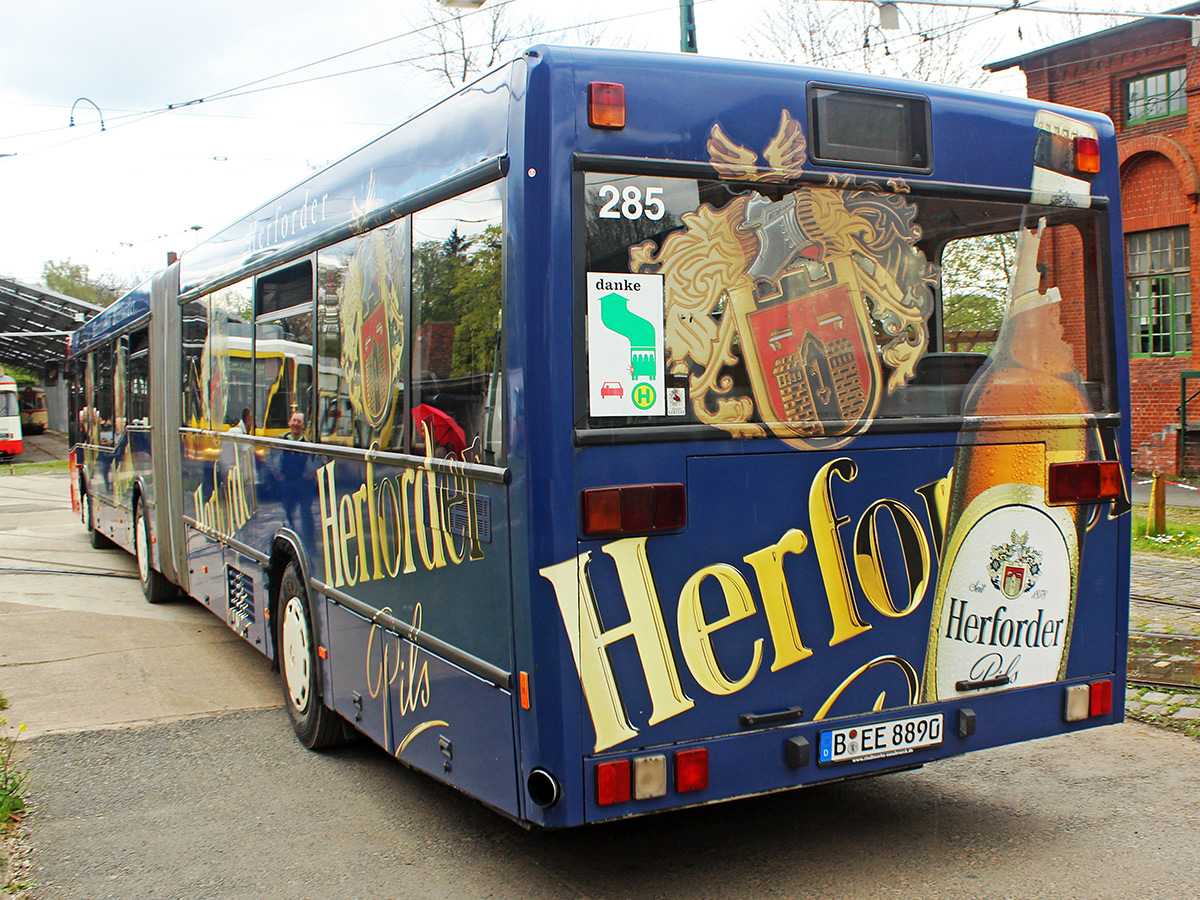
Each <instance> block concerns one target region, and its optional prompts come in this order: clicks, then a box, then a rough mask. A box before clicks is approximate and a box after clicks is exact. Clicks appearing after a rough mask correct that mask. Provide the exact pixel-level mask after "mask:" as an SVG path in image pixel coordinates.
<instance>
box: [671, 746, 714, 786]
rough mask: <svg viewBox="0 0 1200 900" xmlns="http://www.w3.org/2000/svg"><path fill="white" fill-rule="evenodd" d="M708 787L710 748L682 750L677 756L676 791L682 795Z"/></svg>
mask: <svg viewBox="0 0 1200 900" xmlns="http://www.w3.org/2000/svg"><path fill="white" fill-rule="evenodd" d="M706 787H708V748H707V747H697V748H695V749H694V750H680V751H679V752H678V753H676V754H675V790H676V791H678V792H679V793H681V794H685V793H688V792H689V791H702V790H704V789H705V788H706Z"/></svg>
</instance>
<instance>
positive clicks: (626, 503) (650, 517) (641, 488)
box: [583, 484, 687, 535]
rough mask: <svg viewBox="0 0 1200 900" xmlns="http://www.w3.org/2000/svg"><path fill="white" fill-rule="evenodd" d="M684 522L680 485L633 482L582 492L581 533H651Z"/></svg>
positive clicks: (682, 493)
mask: <svg viewBox="0 0 1200 900" xmlns="http://www.w3.org/2000/svg"><path fill="white" fill-rule="evenodd" d="M685 524H687V497H686V494H685V493H684V489H683V485H682V484H634V485H628V486H626V487H606V488H589V489H588V490H585V491H584V492H583V533H584V534H586V535H600V534H652V533H653V532H656V531H675V530H677V529H680V528H682V527H683V526H684V525H685Z"/></svg>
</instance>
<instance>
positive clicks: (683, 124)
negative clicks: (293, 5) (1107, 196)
mask: <svg viewBox="0 0 1200 900" xmlns="http://www.w3.org/2000/svg"><path fill="white" fill-rule="evenodd" d="M592 81H615V82H620V83H622V84H623V85H624V86H625V92H626V98H627V99H626V103H627V109H628V119H629V120H628V124H627V125H626V127H625V128H623V129H621V130H618V131H607V130H601V129H594V128H588V127H587V94H588V89H587V85H588V84H589V83H590V82H592ZM813 83H824V84H832V85H844V86H853V87H856V88H861V89H868V90H879V91H891V92H899V93H908V94H911V95H917V96H920V97H923V98H928V99H929V101H930V103H931V105H932V107H933V114H932V118H933V124H932V129H933V141H934V144H935V159H934V161H933V162H932V164H931V170H932V171H930V172H929V173H928V174H926V175H920V174H913V173H906V174H905V176H904V177H906V178H909V179H910V180H911V181H917V180H920V179H922V178H927V179H929V180H934V181H939V182H946V183H967V184H977V185H979V184H991V185H994V186H995V187H999V188H1007V189H1025V190H1028V188H1029V172H1030V161H1029V155H1028V154H1027V153H1015V152H1008V150H1009V148H1008V147H1007V146H1006V145H1005V144H1006V141H1013V140H1015V139H1016V136H1021V137H1022V139H1026V138H1028V136H1029V135H1030V134H1031V133H1032V130H1033V122H1034V116H1035V114H1036V112H1037V110H1039V109H1046V108H1050V109H1054V110H1066V108H1065V107H1056V106H1055V105H1053V104H1046V103H1041V102H1038V101H1032V100H1028V99H1025V98H1018V97H1008V96H1001V95H993V94H986V93H983V92H979V91H974V90H969V89H964V88H954V87H946V86H941V85H930V84H924V83H920V82H910V81H903V80H899V79H891V78H882V77H878V76H870V75H864V74H860V73H846V72H837V71H833V70H826V69H817V68H810V67H803V66H794V65H785V64H780V63H766V62H751V61H746V60H732V59H719V58H714V57H705V56H696V55H693V54H665V53H647V52H641V51H628V50H602V49H596V48H573V47H556V46H536V47H533V48H530V49H529V50H528V51H526V53H525V54H524V55H523V56H522V57H521V58H519V59H516V60H513V61H512V62H509V63H507V64H506V65H504V66H502V67H500V68H499V69H496V70H494V71H492V72H490V73H488V74H487V75H485V76H483V77H482V78H480V79H479V80H477V81H475V82H474V83H472V84H470V85H467V86H466V87H464V88H462V89H461V90H459V91H457V92H455V93H454V94H452V95H450V96H449V97H446V98H445V99H443V100H441V101H439V102H438V103H437V104H435V105H433V106H432V107H430V108H429V109H427V110H425V111H423V112H421V113H419V114H417V115H415V116H413V117H412V118H410V119H408V120H407V121H405V122H403V123H402V124H400V125H398V126H396V127H395V128H393V129H391V130H390V131H388V132H386V133H384V134H383V135H381V136H380V137H378V138H376V139H375V140H373V141H371V142H370V143H368V144H367V145H366V146H364V147H362V148H361V149H358V150H356V151H354V152H352V153H350V154H349V155H347V156H345V157H344V158H342V159H341V160H339V161H337V162H335V163H333V164H332V165H330V166H329V167H327V168H326V169H324V170H322V171H320V172H318V173H316V174H314V175H313V176H312V177H310V178H308V179H306V180H305V181H303V182H301V183H300V184H298V185H297V186H295V187H294V188H292V189H290V190H288V191H286V192H284V193H283V194H280V195H279V196H277V197H275V198H273V199H272V200H269V201H268V202H266V203H263V204H262V205H260V206H258V207H256V208H255V209H254V210H252V211H251V212H250V213H248V214H247V215H245V216H243V217H242V218H240V219H238V220H237V221H235V222H234V223H233V224H231V225H229V226H227V227H226V228H224V229H222V230H221V231H219V232H218V233H217V234H215V235H214V236H213V237H211V238H209V239H208V240H206V241H204V242H203V243H201V244H200V245H198V246H197V247H196V248H194V249H193V250H191V251H189V252H188V253H185V254H184V255H183V257H182V258H181V260H180V285H179V293H180V296H181V297H184V298H187V297H190V296H195V295H197V294H199V293H201V292H204V291H209V290H213V289H215V288H218V287H220V286H223V285H226V284H229V283H232V282H233V281H236V280H240V279H241V278H245V277H247V276H248V275H251V274H255V273H258V272H263V271H266V270H268V269H270V268H273V267H275V266H277V265H281V264H283V263H285V262H287V261H288V260H291V259H295V258H297V257H299V256H301V255H303V254H304V253H307V252H310V251H311V250H312V249H315V248H316V247H317V246H322V245H326V244H328V243H330V242H332V241H335V240H339V239H342V238H343V237H349V236H351V235H353V234H357V233H361V232H363V231H365V230H367V229H369V228H371V227H374V226H375V225H378V224H381V223H383V222H386V221H389V220H391V219H394V218H396V217H397V216H399V215H404V214H406V213H407V212H409V211H411V210H414V209H417V208H420V207H421V206H422V205H425V204H426V203H428V202H429V200H430V199H431V195H440V194H441V193H444V192H445V191H446V189H447V188H448V187H449V186H450V185H452V184H453V183H454V182H455V181H456V180H457V181H460V182H464V185H463V186H464V187H470V186H474V185H473V184H470V183H467V182H471V180H472V179H475V180H476V182H477V183H481V182H482V181H484V180H490V178H492V177H496V176H497V175H499V174H500V173H501V172H503V171H505V169H506V165H507V161H508V156H509V154H510V152H511V148H510V142H512V141H520V140H522V138H527V139H528V140H529V141H530V142H531V144H532V142H533V141H534V140H552V141H567V142H569V144H567V145H566V149H567V150H568V152H569V153H575V154H581V155H584V156H588V155H595V156H611V157H616V158H626V159H634V160H641V161H646V160H661V161H668V162H682V163H693V164H699V165H708V164H710V162H711V148H710V146H709V138H710V133H711V129H712V127H713V126H714V124H720V126H721V128H722V130H723V131H724V133H725V134H727V135H729V136H730V139H731V141H732V143H733V144H734V145H735V147H736V149H737V150H738V151H741V152H745V153H748V154H750V155H751V156H753V157H754V159H755V160H757V159H758V158H759V154H762V153H763V152H764V150H765V148H766V147H767V146H768V144H769V143H770V141H771V140H772V137H773V135H774V133H775V131H776V129H777V128H778V126H779V121H780V113H781V111H782V110H785V109H786V110H789V111H790V112H791V114H792V115H793V117H795V118H797V119H798V120H799V121H800V122H801V123H802V125H803V127H804V131H805V134H808V133H809V128H808V124H807V108H806V106H807V104H806V91H807V88H808V86H809V85H811V84H813ZM681 85H686V86H687V87H686V89H681ZM527 109H528V112H527V111H526V110H527ZM1070 114H1071V115H1072V116H1073V117H1074V118H1076V119H1081V120H1083V121H1086V122H1088V123H1089V124H1092V125H1093V126H1094V127H1096V128H1097V130H1098V131H1099V133H1100V134H1101V135H1105V136H1106V135H1110V134H1111V133H1112V124H1111V121H1110V120H1109V119H1108V118H1107V117H1106V116H1104V115H1102V114H1100V113H1094V112H1084V111H1080V110H1071V111H1070ZM538 116H541V117H542V118H541V119H537V118H536V117H538ZM538 122H540V123H542V124H537V123H538ZM551 123H553V126H551ZM535 125H536V127H535ZM938 151H941V152H940V153H939V152H938ZM946 151H952V152H946ZM531 162H532V161H531ZM1107 164H1108V165H1109V166H1110V167H1112V168H1115V165H1116V161H1115V159H1114V160H1110V161H1108V163H1107ZM804 166H805V168H806V169H813V170H817V171H819V170H820V169H821V168H822V167H821V166H819V165H817V164H815V163H814V162H813V161H812V160H811V159H808V160H806V161H805V163H804ZM844 169H845V167H829V168H827V171H829V172H830V173H832V172H833V171H843V170H844ZM985 174H986V176H987V178H988V179H990V181H989V180H984V175H985ZM432 199H437V197H436V196H434V197H432Z"/></svg>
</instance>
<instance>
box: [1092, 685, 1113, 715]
mask: <svg viewBox="0 0 1200 900" xmlns="http://www.w3.org/2000/svg"><path fill="white" fill-rule="evenodd" d="M1111 712H1112V682H1111V681H1108V680H1107V679H1106V680H1104V681H1093V682H1092V683H1091V684H1089V685H1088V715H1089V716H1107V715H1108V714H1109V713H1111Z"/></svg>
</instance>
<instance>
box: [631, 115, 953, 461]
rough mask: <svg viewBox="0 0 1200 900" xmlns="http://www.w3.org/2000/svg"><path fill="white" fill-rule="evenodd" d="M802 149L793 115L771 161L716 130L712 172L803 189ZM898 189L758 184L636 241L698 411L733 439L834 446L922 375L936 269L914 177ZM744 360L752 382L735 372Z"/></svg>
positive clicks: (843, 181)
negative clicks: (661, 234) (909, 189)
mask: <svg viewBox="0 0 1200 900" xmlns="http://www.w3.org/2000/svg"><path fill="white" fill-rule="evenodd" d="M805 149H806V142H805V138H804V133H803V132H802V131H801V128H800V124H799V123H798V122H797V121H796V120H795V119H794V118H792V116H791V113H789V112H788V111H787V110H783V113H782V116H781V118H780V123H779V129H778V131H777V132H776V134H775V136H774V137H773V138H772V139H771V141H770V143H769V144H768V146H767V147H766V149H765V150H764V151H763V156H762V158H763V160H764V161H765V163H766V165H765V166H762V165H759V156H758V154H757V153H756V152H755V151H753V150H750V149H748V148H746V147H742V146H739V145H738V144H736V143H734V142H733V141H732V140H731V139H730V138H729V137H728V136H727V135H726V134H725V132H724V131H722V130H721V127H720V125H714V126H713V127H712V130H711V131H710V134H709V140H708V151H709V155H710V158H711V161H712V164H713V166H714V167H715V168H716V169H717V171H718V173H719V174H720V175H721V177H722V178H724V179H727V180H730V181H737V182H749V183H760V184H765V183H770V182H774V183H795V182H796V181H797V179H799V177H800V175H801V172H802V166H803V163H804V160H805ZM890 188H891V190H892V191H894V192H896V193H885V192H883V191H882V190H881V189H879V188H876V187H875V186H873V185H867V186H865V187H858V186H857V183H856V181H855V179H854V178H853V177H851V176H833V175H831V176H829V178H828V179H827V181H826V183H825V184H824V185H820V186H817V185H811V184H797V185H796V186H795V188H794V189H792V190H788V191H786V192H781V191H779V190H778V189H776V188H764V190H763V191H759V190H755V189H750V188H748V189H747V190H745V191H744V192H743V193H740V194H738V195H737V196H735V198H734V199H733V200H732V201H731V202H729V203H728V204H726V205H725V206H723V207H722V208H720V209H717V208H716V207H714V206H713V205H711V204H708V203H704V204H701V205H700V206H699V208H697V209H696V210H695V212H690V213H685V214H684V215H683V216H682V222H683V225H684V227H683V228H682V229H681V230H679V231H677V232H675V233H673V234H671V235H670V236H669V237H667V239H666V240H665V241H663V243H662V247H661V249H660V248H659V247H657V246H656V245H655V243H654V242H652V241H647V242H645V243H643V244H639V245H637V246H635V247H633V248H632V249H631V250H630V271H631V272H634V273H645V274H651V273H657V274H660V275H662V276H663V277H664V282H665V289H666V290H665V293H666V298H667V302H666V327H665V338H666V347H667V353H668V360H667V366H668V370H669V372H670V373H671V374H672V375H676V376H678V375H687V376H689V384H690V391H689V394H690V397H691V402H692V404H693V409H694V412H695V415H696V417H697V419H699V420H700V421H701V422H705V423H707V424H710V425H714V426H716V427H718V428H722V429H724V430H726V431H728V432H729V433H730V434H732V435H734V436H736V437H754V436H766V435H767V433H768V431H769V432H770V433H771V434H773V435H774V436H776V437H778V438H781V439H782V440H784V441H786V442H787V443H789V444H791V445H792V446H795V447H822V448H832V447H838V446H841V445H843V444H845V443H847V442H849V441H850V440H851V439H852V438H853V437H854V436H855V435H857V434H859V433H860V432H862V431H863V430H865V429H866V428H867V427H868V426H869V425H870V423H871V420H872V419H873V417H874V416H875V413H876V411H877V410H878V408H879V403H880V400H881V397H882V396H883V392H884V391H886V392H887V393H891V392H892V391H894V390H896V389H897V388H898V387H901V386H903V385H904V384H906V383H907V382H908V380H909V379H910V378H912V376H913V370H914V368H915V366H916V364H917V360H919V359H920V358H921V355H922V354H923V353H924V352H925V349H926V347H927V345H928V330H927V326H926V320H927V319H928V318H929V315H930V311H931V309H932V304H933V297H932V293H931V285H932V283H933V282H934V281H936V278H937V269H936V267H934V266H932V265H931V264H930V263H928V261H927V260H926V259H925V256H924V254H922V253H921V252H920V251H919V250H918V249H917V247H916V241H917V240H918V239H919V238H920V234H921V232H920V227H919V226H918V225H916V223H915V219H916V213H917V210H916V206H915V205H914V204H912V203H910V202H909V201H908V200H907V199H906V198H905V197H904V196H902V193H903V192H904V191H905V190H906V188H905V186H904V184H903V183H902V182H900V181H898V180H897V181H893V182H892V183H891V185H890ZM768 195H770V196H768ZM772 197H781V199H777V200H776V199H771V198H772ZM730 312H732V313H733V314H732V315H729V314H728V313H730ZM739 361H741V362H743V363H744V364H745V367H746V371H747V374H748V376H749V382H750V384H749V390H747V389H746V386H745V385H744V383H739V379H736V378H734V377H731V375H730V373H729V371H728V369H729V368H731V367H733V366H735V365H736V364H737V363H738V362H739Z"/></svg>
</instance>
